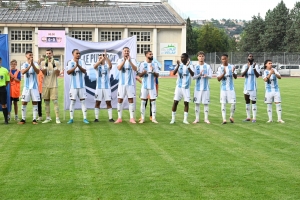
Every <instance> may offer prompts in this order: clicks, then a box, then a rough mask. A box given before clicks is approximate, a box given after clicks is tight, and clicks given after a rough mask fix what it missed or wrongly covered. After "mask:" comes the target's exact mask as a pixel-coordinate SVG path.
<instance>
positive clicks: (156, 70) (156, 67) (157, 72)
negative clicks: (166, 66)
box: [153, 64, 159, 78]
mask: <svg viewBox="0 0 300 200" xmlns="http://www.w3.org/2000/svg"><path fill="white" fill-rule="evenodd" d="M153 68H154V69H153V75H154V77H155V78H158V77H159V70H158V66H157V64H155V65H154V66H153Z"/></svg>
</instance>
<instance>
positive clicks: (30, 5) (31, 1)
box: [25, 0, 42, 10]
mask: <svg viewBox="0 0 300 200" xmlns="http://www.w3.org/2000/svg"><path fill="white" fill-rule="evenodd" d="M25 5H26V9H27V10H34V9H36V8H42V5H41V4H40V2H39V1H37V0H28V1H27V2H26V4H25Z"/></svg>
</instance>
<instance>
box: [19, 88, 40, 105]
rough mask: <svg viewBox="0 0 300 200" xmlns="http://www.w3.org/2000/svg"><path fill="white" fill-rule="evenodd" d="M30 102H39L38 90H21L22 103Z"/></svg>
mask: <svg viewBox="0 0 300 200" xmlns="http://www.w3.org/2000/svg"><path fill="white" fill-rule="evenodd" d="M30 100H32V101H41V98H40V93H39V90H38V89H26V88H23V91H22V101H24V102H29V101H30Z"/></svg>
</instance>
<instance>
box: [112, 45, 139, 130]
mask: <svg viewBox="0 0 300 200" xmlns="http://www.w3.org/2000/svg"><path fill="white" fill-rule="evenodd" d="M136 65H137V64H136V61H135V59H132V58H131V57H130V49H129V48H128V47H124V48H123V58H122V59H119V60H118V70H119V71H120V74H119V85H118V105H117V109H118V120H117V121H116V122H115V123H122V112H123V99H124V98H125V96H127V98H128V102H129V113H130V123H132V124H135V123H136V122H135V120H134V103H133V98H134V97H135V88H134V81H135V79H134V72H136V71H137V67H136Z"/></svg>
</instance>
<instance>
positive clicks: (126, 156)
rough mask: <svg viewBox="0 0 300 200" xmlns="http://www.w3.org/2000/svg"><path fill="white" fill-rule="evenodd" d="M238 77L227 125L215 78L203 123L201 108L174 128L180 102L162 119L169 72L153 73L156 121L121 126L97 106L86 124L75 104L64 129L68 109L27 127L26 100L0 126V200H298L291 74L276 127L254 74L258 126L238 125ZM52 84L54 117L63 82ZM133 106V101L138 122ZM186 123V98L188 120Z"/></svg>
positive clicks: (299, 137)
mask: <svg viewBox="0 0 300 200" xmlns="http://www.w3.org/2000/svg"><path fill="white" fill-rule="evenodd" d="M243 81H244V79H242V78H238V79H237V80H236V81H235V88H236V94H237V106H236V114H235V123H234V124H230V123H229V124H227V125H221V121H222V117H221V109H220V103H219V88H220V87H219V82H218V81H217V80H216V79H215V78H214V79H212V80H211V81H210V84H211V104H210V114H209V119H210V121H211V124H210V125H207V124H204V123H203V107H202V106H201V114H200V120H201V123H199V124H196V125H194V124H190V125H185V124H183V123H182V120H183V102H180V104H179V106H178V110H177V116H176V123H175V124H174V125H170V124H169V122H170V119H171V107H172V103H173V92H174V87H175V82H176V79H172V78H171V79H169V78H161V79H159V84H160V85H159V98H158V100H157V120H158V122H159V124H153V123H151V122H150V121H149V118H148V117H147V118H146V123H144V124H135V125H133V124H130V123H129V122H128V121H129V113H128V111H126V110H125V111H123V117H124V119H123V123H122V124H113V123H109V122H108V117H107V111H106V110H101V111H100V123H93V122H92V120H93V119H94V111H93V110H89V111H88V119H89V120H90V121H91V123H90V124H89V125H86V124H84V123H83V122H82V114H81V110H76V111H75V117H74V118H75V123H74V124H72V125H68V124H66V122H67V120H68V116H69V113H68V112H66V119H65V120H62V122H63V123H62V124H59V125H57V124H55V122H54V121H53V122H52V123H49V124H41V123H40V124H38V125H32V124H31V123H30V121H31V119H32V113H31V110H32V109H31V105H29V106H28V108H27V118H28V120H27V121H28V123H27V124H25V125H17V124H16V123H15V121H11V122H10V123H11V124H10V125H8V126H5V125H4V124H2V123H1V124H0V130H1V131H0V199H300V134H299V133H300V131H299V130H300V125H299V119H300V117H299V99H298V98H299V79H298V78H283V79H282V80H280V81H279V86H280V90H281V96H282V101H283V102H282V110H283V115H282V116H283V120H285V122H286V123H285V124H278V123H275V122H274V123H271V124H267V123H266V121H267V120H268V117H267V111H266V105H265V104H264V103H263V100H264V83H263V81H262V80H261V77H260V78H259V83H258V84H259V87H258V88H259V89H258V97H259V98H258V102H257V105H258V115H257V123H255V124H253V123H243V122H242V120H243V119H244V118H245V103H244V100H243ZM193 84H194V82H193ZM59 85H60V88H59V89H60V109H61V118H62V117H63V79H59ZM139 88H140V85H138V89H137V91H139ZM192 91H193V88H192V89H191V94H193V92H192ZM137 94H139V92H137ZM50 105H51V114H52V119H55V115H54V111H53V105H52V103H51V104H50ZM139 107H140V100H139V99H138V100H137V112H136V116H137V117H136V118H137V119H138V117H139ZM43 109H44V105H43ZM20 115H21V112H20V111H19V116H20ZM146 115H147V116H149V106H148V107H147V113H146ZM227 115H229V105H228V106H227ZM113 116H114V119H116V118H117V112H116V110H114V111H113ZM276 119H277V115H276V109H275V106H273V120H275V121H276ZM193 120H194V104H193V103H190V112H189V118H188V121H189V122H190V123H192V122H193ZM0 121H3V116H2V114H1V116H0Z"/></svg>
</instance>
